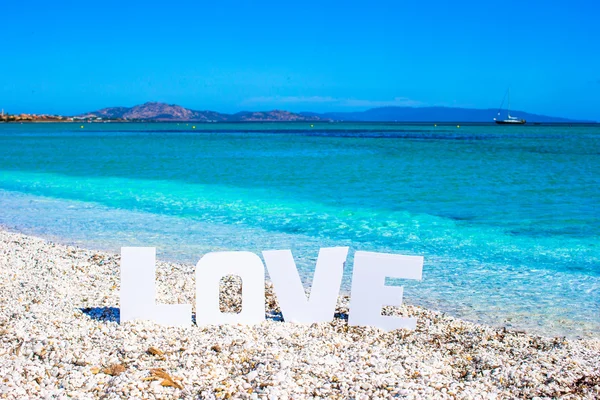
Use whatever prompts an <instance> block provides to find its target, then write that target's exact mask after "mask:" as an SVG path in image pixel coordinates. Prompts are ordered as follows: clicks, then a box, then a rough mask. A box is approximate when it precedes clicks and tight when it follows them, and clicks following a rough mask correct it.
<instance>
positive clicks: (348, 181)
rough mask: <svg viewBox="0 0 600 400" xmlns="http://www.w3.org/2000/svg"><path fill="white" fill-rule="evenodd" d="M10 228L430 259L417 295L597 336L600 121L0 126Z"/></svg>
mask: <svg viewBox="0 0 600 400" xmlns="http://www.w3.org/2000/svg"><path fill="white" fill-rule="evenodd" d="M0 225H1V226H3V227H4V229H8V230H13V231H19V232H23V233H26V234H32V235H37V236H41V237H45V238H48V239H51V240H53V241H57V242H60V243H68V244H74V245H78V246H81V247H85V248H92V249H99V250H108V251H113V252H119V251H120V247H122V246H152V247H156V248H157V256H158V258H160V259H163V260H169V261H177V262H182V263H186V264H195V263H196V262H197V261H198V260H199V259H200V257H201V256H202V255H203V254H206V253H207V252H209V251H222V250H248V251H252V252H255V253H257V254H259V255H260V252H261V251H263V250H272V249H291V250H292V252H293V255H294V257H295V260H296V263H297V266H298V268H299V270H300V272H301V277H302V279H303V282H304V283H305V285H306V286H307V287H310V285H311V280H312V274H313V271H314V265H315V262H316V258H317V255H318V252H319V249H320V248H322V247H332V246H349V247H350V252H349V258H348V262H347V263H346V269H345V275H344V281H343V288H342V290H343V291H344V292H346V293H347V292H348V291H349V288H350V282H351V276H352V259H353V254H354V252H355V251H357V250H365V251H380V252H389V253H398V254H409V255H422V256H424V270H423V280H422V281H401V280H400V281H397V280H388V282H387V283H388V284H390V285H402V286H404V301H405V302H406V303H409V304H417V305H421V306H424V307H427V308H430V309H434V310H439V311H442V312H445V313H448V314H450V315H453V316H456V317H459V318H462V319H465V320H469V321H473V322H478V323H485V324H490V325H494V326H504V327H508V328H511V329H519V330H526V331H528V332H533V333H538V334H541V335H545V336H555V335H558V336H567V337H572V338H573V337H574V338H577V337H595V338H598V337H600V127H598V126H578V125H573V126H569V125H561V126H536V125H525V126H494V125H479V126H478V125H470V126H466V125H465V126H463V125H460V126H457V125H444V126H442V125H435V124H420V125H406V124H371V123H316V122H297V123H237V124H221V123H218V124H217V123H214V124H210V123H208V124H192V123H87V122H86V123H83V124H81V123H65V124H62V123H30V124H0Z"/></svg>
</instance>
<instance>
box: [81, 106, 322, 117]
mask: <svg viewBox="0 0 600 400" xmlns="http://www.w3.org/2000/svg"><path fill="white" fill-rule="evenodd" d="M78 117H79V118H103V119H122V120H136V121H140V120H141V121H165V122H167V121H197V122H244V121H320V120H322V118H320V117H317V116H304V115H300V114H295V113H292V112H289V111H281V110H273V111H261V112H251V111H243V112H239V113H236V114H223V113H218V112H216V111H195V110H190V109H189V108H185V107H182V106H178V105H176V104H165V103H157V102H148V103H144V104H140V105H137V106H133V107H110V108H103V109H101V110H98V111H92V112H88V113H85V114H82V115H79V116H78Z"/></svg>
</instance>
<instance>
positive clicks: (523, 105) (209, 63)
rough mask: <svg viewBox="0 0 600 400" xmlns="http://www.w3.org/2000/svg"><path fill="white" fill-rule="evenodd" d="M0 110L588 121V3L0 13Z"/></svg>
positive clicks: (17, 6) (288, 4)
mask: <svg viewBox="0 0 600 400" xmlns="http://www.w3.org/2000/svg"><path fill="white" fill-rule="evenodd" d="M1 8H2V14H3V17H2V20H1V22H0V37H1V38H2V39H3V40H2V41H3V44H4V46H3V51H2V52H1V53H0V107H1V108H4V109H5V110H7V111H10V112H37V113H41V112H48V113H63V114H74V113H81V112H85V111H90V110H95V109H98V108H102V107H108V106H132V105H135V104H139V103H143V102H146V101H150V100H153V101H164V102H168V103H177V104H181V105H183V106H186V107H189V108H193V109H200V110H203V109H212V110H216V111H221V112H235V111H240V110H260V109H273V108H284V109H288V110H292V111H308V110H310V111H334V110H335V111H350V110H362V109H367V108H370V107H376V106H382V105H411V106H427V105H445V106H464V107H475V108H497V107H498V106H499V105H500V102H501V101H502V97H503V95H504V92H505V91H506V88H507V87H508V86H510V87H511V94H512V105H513V108H515V109H520V110H524V111H528V112H534V113H542V114H548V115H556V116H566V117H571V118H580V119H592V120H600V44H599V43H600V23H598V15H600V5H599V2H596V1H579V0H571V1H561V0H558V1H512V0H508V1H504V2H493V3H490V2H482V1H441V0H439V1H422V2H416V1H411V2H408V1H376V0H374V1H360V2H358V1H326V0H321V1H312V0H306V1H302V2H292V1H281V0H280V1H229V0H221V1H214V2H205V1H192V2H177V1H171V2H153V1H144V2H137V1H123V2H113V1H103V2H83V1H79V2H61V1H56V2H48V1H17V0H7V1H5V2H3V3H2V6H1Z"/></svg>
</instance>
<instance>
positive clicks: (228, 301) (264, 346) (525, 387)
mask: <svg viewBox="0 0 600 400" xmlns="http://www.w3.org/2000/svg"><path fill="white" fill-rule="evenodd" d="M118 260H119V256H118V255H116V254H111V253H108V252H102V251H93V250H86V249H81V248H77V247H74V246H67V245H61V244H56V243H52V242H49V241H47V240H45V239H41V238H37V237H33V236H27V235H23V234H20V233H14V232H11V231H7V230H5V229H3V228H1V227H0V282H2V283H1V285H2V286H1V292H0V293H2V295H3V300H2V307H1V309H0V373H1V374H2V376H4V377H6V378H5V379H4V381H3V382H0V394H3V395H5V396H7V397H45V396H55V397H61V396H72V397H74V398H89V397H94V398H99V397H105V396H108V397H117V398H118V397H142V398H146V397H149V396H150V397H154V398H173V397H181V398H192V397H193V398H196V397H201V398H229V397H241V398H280V397H281V398H289V397H294V398H305V397H314V396H317V397H327V398H330V397H331V398H349V397H351V398H373V397H380V398H389V397H405V398H422V397H429V398H432V397H433V398H473V397H478V396H479V395H482V396H483V395H493V396H498V397H535V396H538V397H558V396H565V397H566V398H595V397H598V396H600V372H599V371H598V368H597V366H598V365H600V339H579V340H573V339H565V338H561V337H556V338H549V337H541V336H537V335H533V334H530V333H525V332H520V331H513V330H507V329H505V328H495V327H490V326H485V325H480V324H474V323H470V322H466V321H462V320H459V319H457V318H453V317H450V316H448V315H445V314H442V313H439V312H435V311H430V310H426V309H424V308H422V307H418V306H410V305H404V306H402V307H401V308H400V309H399V310H395V309H391V308H389V309H386V310H384V312H387V313H394V314H397V313H400V314H401V315H414V316H417V317H418V318H419V322H418V324H417V329H416V330H415V331H414V332H409V331H404V330H397V331H392V332H387V333H386V332H383V331H380V330H378V329H374V328H363V327H348V325H347V322H346V320H345V318H344V316H345V315H347V300H348V298H347V296H340V298H339V301H338V308H337V310H336V318H334V319H333V321H332V322H330V323H322V324H313V325H310V326H305V325H297V324H291V323H285V322H282V321H281V320H280V318H279V315H280V314H278V311H279V310H278V306H277V301H276V298H275V296H274V295H273V292H272V290H271V287H270V283H268V282H267V284H266V287H267V290H266V299H267V300H266V301H267V314H268V315H269V316H270V317H269V318H268V319H267V321H265V322H263V323H261V324H260V325H257V326H252V327H248V326H239V325H235V326H211V327H198V326H195V325H194V326H193V327H191V328H166V327H160V326H157V325H154V324H152V323H149V322H133V323H124V324H122V325H120V324H119V323H118V295H119V264H118ZM193 268H194V267H193V266H190V265H182V264H176V263H169V262H161V261H158V262H157V280H156V285H157V294H158V301H160V302H161V303H187V304H194V303H195V302H194V288H195V285H194V279H193ZM223 289H224V296H223V299H222V300H223V301H224V303H225V304H222V306H223V307H226V308H227V307H229V308H231V307H233V304H234V303H235V298H236V294H237V286H236V285H235V283H234V282H232V281H228V282H227V283H226V284H225V287H224V288H223ZM180 378H181V379H180ZM483 397H485V396H483Z"/></svg>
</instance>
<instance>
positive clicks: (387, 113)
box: [301, 107, 589, 123]
mask: <svg viewBox="0 0 600 400" xmlns="http://www.w3.org/2000/svg"><path fill="white" fill-rule="evenodd" d="M497 113H498V110H496V109H477V108H458V107H380V108H372V109H370V110H366V111H358V112H330V113H321V114H320V113H312V112H305V113H301V114H302V115H306V116H311V117H320V118H323V119H331V120H334V121H356V122H359V121H363V122H492V121H493V119H494V117H496V116H497ZM511 115H514V116H517V117H519V118H523V119H526V120H527V122H545V123H561V122H563V123H564V122H566V123H568V122H589V121H576V120H571V119H567V118H561V117H551V116H547V115H537V114H530V113H527V112H525V111H517V110H515V111H511ZM502 118H506V114H503V115H502Z"/></svg>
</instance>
